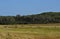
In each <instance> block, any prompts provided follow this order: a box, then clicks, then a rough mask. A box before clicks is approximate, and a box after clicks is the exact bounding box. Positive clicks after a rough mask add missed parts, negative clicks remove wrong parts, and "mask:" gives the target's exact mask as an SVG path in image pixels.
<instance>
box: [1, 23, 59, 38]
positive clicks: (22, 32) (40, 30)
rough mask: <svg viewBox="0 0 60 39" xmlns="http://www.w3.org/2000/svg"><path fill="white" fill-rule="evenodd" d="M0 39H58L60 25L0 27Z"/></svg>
mask: <svg viewBox="0 0 60 39" xmlns="http://www.w3.org/2000/svg"><path fill="white" fill-rule="evenodd" d="M0 39H60V25H59V24H24V25H22V24H21V25H0Z"/></svg>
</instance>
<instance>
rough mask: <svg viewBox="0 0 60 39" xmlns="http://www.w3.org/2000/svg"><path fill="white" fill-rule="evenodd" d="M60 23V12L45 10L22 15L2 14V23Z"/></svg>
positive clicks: (0, 20)
mask: <svg viewBox="0 0 60 39" xmlns="http://www.w3.org/2000/svg"><path fill="white" fill-rule="evenodd" d="M48 23H60V12H43V13H40V14H34V15H26V16H21V15H19V14H17V15H16V16H0V24H2V25H5V24H6V25H7V24H48Z"/></svg>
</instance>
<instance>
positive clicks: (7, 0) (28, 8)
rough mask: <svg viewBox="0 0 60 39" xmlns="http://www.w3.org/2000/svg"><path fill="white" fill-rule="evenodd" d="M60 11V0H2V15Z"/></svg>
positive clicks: (0, 2)
mask: <svg viewBox="0 0 60 39" xmlns="http://www.w3.org/2000/svg"><path fill="white" fill-rule="evenodd" d="M42 12H60V0H0V15H5V16H6V15H8V16H9V15H17V14H19V15H31V14H39V13H42Z"/></svg>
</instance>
